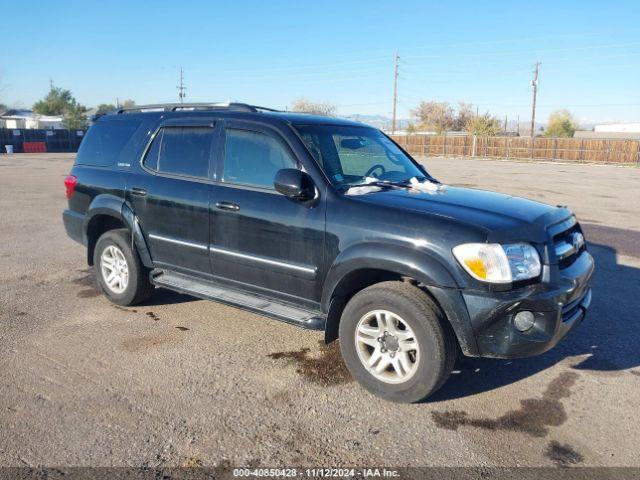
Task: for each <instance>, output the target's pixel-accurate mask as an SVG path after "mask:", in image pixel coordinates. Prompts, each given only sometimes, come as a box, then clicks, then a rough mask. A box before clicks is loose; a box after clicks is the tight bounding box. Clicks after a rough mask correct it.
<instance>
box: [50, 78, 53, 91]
mask: <svg viewBox="0 0 640 480" xmlns="http://www.w3.org/2000/svg"><path fill="white" fill-rule="evenodd" d="M49 90H53V78H51V77H49Z"/></svg>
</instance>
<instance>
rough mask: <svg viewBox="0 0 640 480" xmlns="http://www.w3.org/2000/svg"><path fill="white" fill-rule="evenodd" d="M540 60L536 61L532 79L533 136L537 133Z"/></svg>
mask: <svg viewBox="0 0 640 480" xmlns="http://www.w3.org/2000/svg"><path fill="white" fill-rule="evenodd" d="M539 66H540V62H536V63H535V65H534V67H533V80H531V86H532V87H533V102H532V104H531V138H533V137H535V133H536V97H537V96H538V67H539Z"/></svg>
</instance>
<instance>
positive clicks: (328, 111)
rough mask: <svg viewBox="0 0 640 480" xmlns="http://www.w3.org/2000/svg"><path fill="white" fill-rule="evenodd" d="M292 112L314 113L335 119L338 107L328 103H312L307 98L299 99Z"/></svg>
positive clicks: (295, 102)
mask: <svg viewBox="0 0 640 480" xmlns="http://www.w3.org/2000/svg"><path fill="white" fill-rule="evenodd" d="M291 110H292V111H294V112H302V113H313V114H315V115H324V116H326V117H333V116H335V114H336V106H335V105H332V104H331V103H328V102H312V101H310V100H307V99H306V98H298V99H297V100H296V101H294V102H293V105H292V106H291Z"/></svg>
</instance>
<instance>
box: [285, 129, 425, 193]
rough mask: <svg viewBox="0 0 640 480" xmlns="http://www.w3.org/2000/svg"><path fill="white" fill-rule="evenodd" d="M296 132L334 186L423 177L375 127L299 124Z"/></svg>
mask: <svg viewBox="0 0 640 480" xmlns="http://www.w3.org/2000/svg"><path fill="white" fill-rule="evenodd" d="M296 129H297V130H298V133H299V134H300V136H301V137H302V140H303V141H304V142H305V143H306V145H307V147H308V148H309V150H310V151H311V153H312V154H313V156H314V157H315V158H316V160H317V161H318V163H319V165H320V166H321V167H322V169H323V170H324V172H325V173H326V175H327V176H328V177H329V179H330V180H331V182H332V183H333V184H334V185H335V186H337V187H349V186H353V185H362V184H367V183H371V182H375V181H380V182H408V181H409V180H410V179H411V178H413V177H418V178H424V177H425V173H424V172H423V171H422V170H420V168H418V166H417V165H416V164H415V163H414V162H413V160H411V159H410V158H409V157H408V156H407V155H406V154H405V153H404V152H403V151H402V150H400V148H398V146H397V145H396V144H394V143H393V142H392V141H391V140H389V139H388V138H387V137H386V136H385V135H384V134H383V133H382V132H380V131H379V130H376V129H375V128H370V127H349V126H340V125H299V126H297V127H296Z"/></svg>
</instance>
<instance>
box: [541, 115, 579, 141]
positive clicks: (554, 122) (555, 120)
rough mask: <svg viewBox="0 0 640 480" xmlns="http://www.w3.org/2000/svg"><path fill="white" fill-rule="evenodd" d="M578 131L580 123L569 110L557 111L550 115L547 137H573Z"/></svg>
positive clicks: (546, 131) (545, 131)
mask: <svg viewBox="0 0 640 480" xmlns="http://www.w3.org/2000/svg"><path fill="white" fill-rule="evenodd" d="M577 129H578V122H577V120H576V119H575V117H574V116H573V115H572V114H571V112H569V111H568V110H556V111H555V112H552V113H551V115H549V121H548V122H547V128H546V129H545V130H544V136H545V137H573V134H574V133H575V132H576V130H577Z"/></svg>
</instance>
